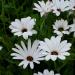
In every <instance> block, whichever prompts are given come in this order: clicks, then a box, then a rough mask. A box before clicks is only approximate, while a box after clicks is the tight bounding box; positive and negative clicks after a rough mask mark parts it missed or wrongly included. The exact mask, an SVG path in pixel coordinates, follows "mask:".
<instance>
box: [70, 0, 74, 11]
mask: <svg viewBox="0 0 75 75" xmlns="http://www.w3.org/2000/svg"><path fill="white" fill-rule="evenodd" d="M69 2H70V5H69V7H70V9H71V10H75V0H70V1H69Z"/></svg>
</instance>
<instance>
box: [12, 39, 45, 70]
mask: <svg viewBox="0 0 75 75" xmlns="http://www.w3.org/2000/svg"><path fill="white" fill-rule="evenodd" d="M38 45H39V40H35V41H34V43H33V45H32V47H31V40H30V39H28V47H27V48H26V46H25V44H24V42H23V41H21V46H20V45H18V44H15V46H16V48H12V50H13V51H15V52H16V53H11V56H13V59H17V60H20V61H21V63H20V64H19V66H22V65H23V68H24V69H25V68H26V67H27V66H28V65H30V68H31V69H33V68H34V63H37V64H40V61H41V60H44V58H43V54H42V53H41V51H40V49H39V48H38Z"/></svg>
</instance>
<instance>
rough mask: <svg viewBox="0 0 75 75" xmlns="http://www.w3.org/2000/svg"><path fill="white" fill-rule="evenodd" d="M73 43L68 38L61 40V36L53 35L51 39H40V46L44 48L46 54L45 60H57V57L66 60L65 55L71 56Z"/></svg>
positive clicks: (43, 52)
mask: <svg viewBox="0 0 75 75" xmlns="http://www.w3.org/2000/svg"><path fill="white" fill-rule="evenodd" d="M70 47H71V43H67V40H64V41H61V37H59V36H57V37H54V36H52V37H51V39H50V40H49V39H47V38H45V41H40V46H39V48H40V49H42V50H43V51H42V54H44V55H45V60H46V61H48V60H50V59H51V60H53V61H55V60H56V59H57V58H59V59H61V60H65V58H66V57H65V56H69V55H70V53H69V52H68V51H69V50H70Z"/></svg>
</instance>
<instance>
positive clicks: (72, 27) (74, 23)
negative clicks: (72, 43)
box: [70, 19, 75, 37]
mask: <svg viewBox="0 0 75 75" xmlns="http://www.w3.org/2000/svg"><path fill="white" fill-rule="evenodd" d="M70 32H74V37H75V19H73V24H71V25H70Z"/></svg>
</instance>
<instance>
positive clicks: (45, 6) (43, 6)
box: [33, 0, 52, 17]
mask: <svg viewBox="0 0 75 75" xmlns="http://www.w3.org/2000/svg"><path fill="white" fill-rule="evenodd" d="M38 3H39V4H37V3H34V6H35V8H33V10H36V11H38V12H40V15H41V17H42V16H43V15H46V14H47V13H48V12H51V11H52V10H51V7H52V4H51V2H50V1H49V0H48V1H47V2H46V3H45V2H44V1H43V0H42V1H38Z"/></svg>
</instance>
